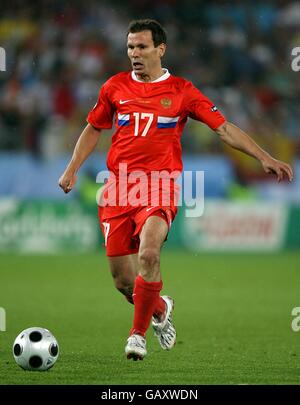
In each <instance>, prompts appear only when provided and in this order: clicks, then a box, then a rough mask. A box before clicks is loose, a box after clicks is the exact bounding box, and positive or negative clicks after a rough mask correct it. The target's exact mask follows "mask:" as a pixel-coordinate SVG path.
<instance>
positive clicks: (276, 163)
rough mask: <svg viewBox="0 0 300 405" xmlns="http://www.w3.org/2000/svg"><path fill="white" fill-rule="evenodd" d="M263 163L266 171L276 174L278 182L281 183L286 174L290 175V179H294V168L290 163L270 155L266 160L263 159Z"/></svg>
mask: <svg viewBox="0 0 300 405" xmlns="http://www.w3.org/2000/svg"><path fill="white" fill-rule="evenodd" d="M261 164H262V166H263V168H264V171H265V172H266V173H270V174H276V176H277V181H278V183H280V182H281V181H282V180H283V179H284V177H285V176H287V177H288V179H289V181H292V180H293V177H294V173H293V169H292V167H291V166H290V165H289V164H288V163H285V162H281V161H280V160H276V159H274V158H272V157H271V156H270V157H268V158H267V159H266V160H264V161H262V162H261Z"/></svg>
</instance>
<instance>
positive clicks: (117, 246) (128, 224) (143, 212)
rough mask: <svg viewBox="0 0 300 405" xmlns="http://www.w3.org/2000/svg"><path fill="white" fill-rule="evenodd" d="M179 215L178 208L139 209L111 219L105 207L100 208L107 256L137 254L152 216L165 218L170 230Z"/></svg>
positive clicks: (99, 213)
mask: <svg viewBox="0 0 300 405" xmlns="http://www.w3.org/2000/svg"><path fill="white" fill-rule="evenodd" d="M176 213H177V209H176V207H174V208H173V207H172V208H171V207H137V208H135V209H132V210H130V211H129V212H126V213H122V214H120V215H117V216H113V217H111V216H110V215H107V213H106V209H105V207H100V206H98V216H99V221H100V226H101V230H102V233H103V236H104V240H105V243H104V246H105V247H106V255H107V256H124V255H131V254H134V253H137V252H138V250H139V245H140V238H139V234H140V232H141V230H142V228H143V225H144V223H145V221H146V219H147V218H148V217H150V216H153V215H155V216H158V217H160V218H163V219H164V220H165V221H166V223H167V225H168V228H169V229H170V227H171V224H172V221H173V220H174V218H175V215H176Z"/></svg>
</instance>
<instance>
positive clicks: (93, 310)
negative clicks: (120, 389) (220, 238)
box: [0, 250, 300, 385]
mask: <svg viewBox="0 0 300 405" xmlns="http://www.w3.org/2000/svg"><path fill="white" fill-rule="evenodd" d="M162 273H163V279H164V289H163V293H166V294H170V295H172V296H173V297H174V299H175V311H174V322H175V325H176V328H177V333H178V340H177V344H176V346H175V348H174V349H173V350H172V351H170V352H165V351H163V350H161V349H160V348H159V345H158V342H157V341H156V338H155V337H154V336H153V334H152V330H151V329H149V331H148V335H147V348H148V356H147V357H146V358H145V359H144V361H142V362H133V361H128V360H127V359H126V358H125V355H124V346H125V342H126V338H127V333H128V331H129V329H130V326H131V319H132V313H133V307H132V306H131V305H130V304H128V303H127V301H126V300H125V299H124V298H123V297H122V296H121V294H120V293H118V292H117V291H116V290H115V289H114V287H113V284H112V279H111V276H110V274H109V270H108V265H107V261H106V258H105V255H104V254H103V253H101V254H100V253H99V254H94V255H61V256H28V255H27V256H14V255H1V256H0V277H1V278H0V307H2V308H4V309H5V311H6V331H5V332H0V384H103V385H112V384H145V385H148V384H184V385H185V384H199V385H200V384H299V383H300V332H293V331H292V328H291V322H292V319H293V317H292V315H291V312H292V309H293V308H294V307H300V294H299V286H300V253H299V252H286V253H280V254H254V253H253V254H229V253H228V254H198V255H194V254H191V253H186V252H177V251H171V250H165V251H163V253H162ZM31 326H42V327H46V328H48V329H50V330H51V331H52V332H53V334H54V335H55V336H56V338H57V340H58V342H59V345H60V357H59V359H58V361H57V363H56V365H55V366H54V367H53V368H52V369H51V370H49V371H47V372H29V371H23V370H22V369H21V368H19V367H18V366H17V365H16V364H15V362H14V359H13V356H12V344H13V341H14V339H15V337H16V336H17V334H18V333H19V332H20V331H21V330H23V329H25V328H27V327H31Z"/></svg>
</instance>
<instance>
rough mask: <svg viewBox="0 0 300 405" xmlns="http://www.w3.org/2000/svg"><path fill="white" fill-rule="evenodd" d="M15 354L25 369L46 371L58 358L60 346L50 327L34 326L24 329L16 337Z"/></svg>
mask: <svg viewBox="0 0 300 405" xmlns="http://www.w3.org/2000/svg"><path fill="white" fill-rule="evenodd" d="M13 355H14V358H15V360H16V363H17V364H18V365H19V366H20V367H22V368H23V369H24V370H31V371H46V370H48V369H49V368H50V367H53V366H54V363H55V362H56V360H57V359H58V355H59V347H58V343H57V340H56V339H55V337H54V336H53V335H52V333H51V332H49V330H48V329H44V328H39V327H33V328H28V329H25V330H23V331H22V332H21V333H20V334H19V335H18V336H17V337H16V339H15V341H14V344H13Z"/></svg>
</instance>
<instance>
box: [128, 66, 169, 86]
mask: <svg viewBox="0 0 300 405" xmlns="http://www.w3.org/2000/svg"><path fill="white" fill-rule="evenodd" d="M163 71H164V74H163V75H162V76H160V77H159V78H158V79H156V80H153V82H143V81H142V80H139V79H138V78H137V77H136V74H135V73H134V71H132V72H131V77H132V79H133V80H135V81H136V82H140V83H158V82H162V81H163V80H166V79H168V78H169V77H170V73H169V71H168V69H166V68H163Z"/></svg>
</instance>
